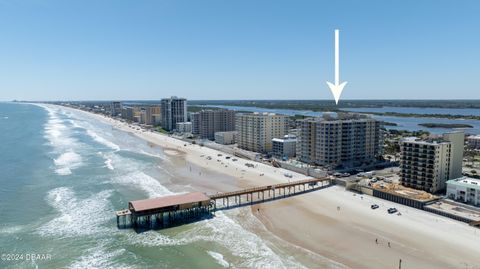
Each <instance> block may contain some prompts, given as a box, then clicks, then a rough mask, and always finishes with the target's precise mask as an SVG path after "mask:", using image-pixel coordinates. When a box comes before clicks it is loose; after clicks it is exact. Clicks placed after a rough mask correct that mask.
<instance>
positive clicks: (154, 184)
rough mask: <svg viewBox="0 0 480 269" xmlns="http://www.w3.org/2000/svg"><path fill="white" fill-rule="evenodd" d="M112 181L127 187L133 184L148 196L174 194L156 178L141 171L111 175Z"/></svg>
mask: <svg viewBox="0 0 480 269" xmlns="http://www.w3.org/2000/svg"><path fill="white" fill-rule="evenodd" d="M112 182H113V183H116V184H121V185H125V186H129V187H131V186H135V187H137V188H139V189H141V190H142V191H144V192H145V193H147V195H148V196H149V197H150V198H153V197H161V196H165V195H172V194H175V193H174V192H171V191H170V190H168V189H167V188H165V187H164V186H163V185H162V184H160V182H158V180H156V179H154V178H153V177H151V176H149V175H147V174H145V173H144V172H141V171H137V172H131V173H128V174H125V175H120V176H116V177H113V178H112Z"/></svg>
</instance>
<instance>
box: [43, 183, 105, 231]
mask: <svg viewBox="0 0 480 269" xmlns="http://www.w3.org/2000/svg"><path fill="white" fill-rule="evenodd" d="M111 193H112V191H111V190H109V191H101V192H99V193H96V194H93V195H91V196H90V197H88V198H86V199H78V198H77V197H76V195H75V193H74V191H73V190H72V189H71V188H67V187H60V188H56V189H53V190H51V191H49V192H48V194H47V197H46V200H47V202H48V204H50V205H51V206H52V207H53V208H55V210H56V211H57V212H58V213H59V216H57V217H55V218H54V219H52V220H50V221H49V222H47V223H45V224H44V225H43V226H41V227H40V228H38V229H37V232H38V233H39V234H40V235H42V236H56V237H78V236H87V235H93V234H98V233H102V232H106V231H108V230H109V228H107V227H105V226H102V225H104V224H105V223H107V222H108V220H109V216H108V214H105V212H109V211H111V210H112V209H111V208H110V202H109V201H108V198H109V197H110V195H111Z"/></svg>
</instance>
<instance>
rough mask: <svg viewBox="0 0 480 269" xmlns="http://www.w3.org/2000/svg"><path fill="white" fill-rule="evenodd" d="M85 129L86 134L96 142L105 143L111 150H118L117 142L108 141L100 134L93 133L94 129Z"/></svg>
mask: <svg viewBox="0 0 480 269" xmlns="http://www.w3.org/2000/svg"><path fill="white" fill-rule="evenodd" d="M86 130H87V134H88V135H89V136H90V137H91V138H93V140H95V141H97V142H98V143H100V144H102V145H105V146H107V147H109V148H111V149H113V150H120V146H118V145H117V144H115V143H113V142H112V141H109V140H107V139H105V138H103V137H101V136H99V135H98V134H97V133H95V132H94V131H92V130H90V129H86Z"/></svg>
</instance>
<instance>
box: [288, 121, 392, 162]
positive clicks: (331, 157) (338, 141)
mask: <svg viewBox="0 0 480 269" xmlns="http://www.w3.org/2000/svg"><path fill="white" fill-rule="evenodd" d="M298 123H299V125H298V128H299V130H298V138H299V139H298V142H297V143H298V146H297V156H298V157H299V159H300V160H301V161H302V162H305V163H309V164H314V165H322V166H326V167H329V168H339V167H341V168H353V167H360V166H363V165H371V164H374V163H375V162H376V161H377V159H378V158H380V157H381V156H382V154H383V128H382V127H383V122H381V121H378V120H375V119H372V118H370V117H366V116H361V115H358V114H339V115H338V116H337V117H335V118H334V117H331V116H329V115H325V116H324V117H321V118H320V117H319V118H308V119H304V120H299V121H298Z"/></svg>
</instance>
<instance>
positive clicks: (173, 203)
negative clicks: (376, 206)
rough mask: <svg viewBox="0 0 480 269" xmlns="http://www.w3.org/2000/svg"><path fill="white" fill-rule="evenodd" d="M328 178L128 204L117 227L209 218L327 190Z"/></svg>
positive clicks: (150, 226)
mask: <svg viewBox="0 0 480 269" xmlns="http://www.w3.org/2000/svg"><path fill="white" fill-rule="evenodd" d="M332 182H333V180H331V179H330V178H312V179H305V180H299V181H293V182H288V183H280V184H274V185H268V186H262V187H254V188H247V189H242V190H238V191H232V192H223V193H216V194H211V195H207V194H204V193H201V192H192V193H186V194H178V195H170V196H165V197H158V198H153V199H145V200H137V201H130V202H129V203H128V209H123V210H120V211H116V217H117V227H118V228H121V229H122V228H123V229H124V228H133V229H135V230H148V229H162V228H167V227H172V226H177V225H181V224H185V223H190V222H194V221H196V220H199V219H202V218H206V217H212V216H213V215H214V213H215V211H217V210H225V209H231V208H236V207H241V206H249V205H253V204H258V203H264V202H268V201H273V200H277V199H283V198H287V197H291V196H294V195H299V194H303V193H307V192H311V191H315V190H318V189H322V188H325V187H328V186H330V185H331V184H332Z"/></svg>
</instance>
